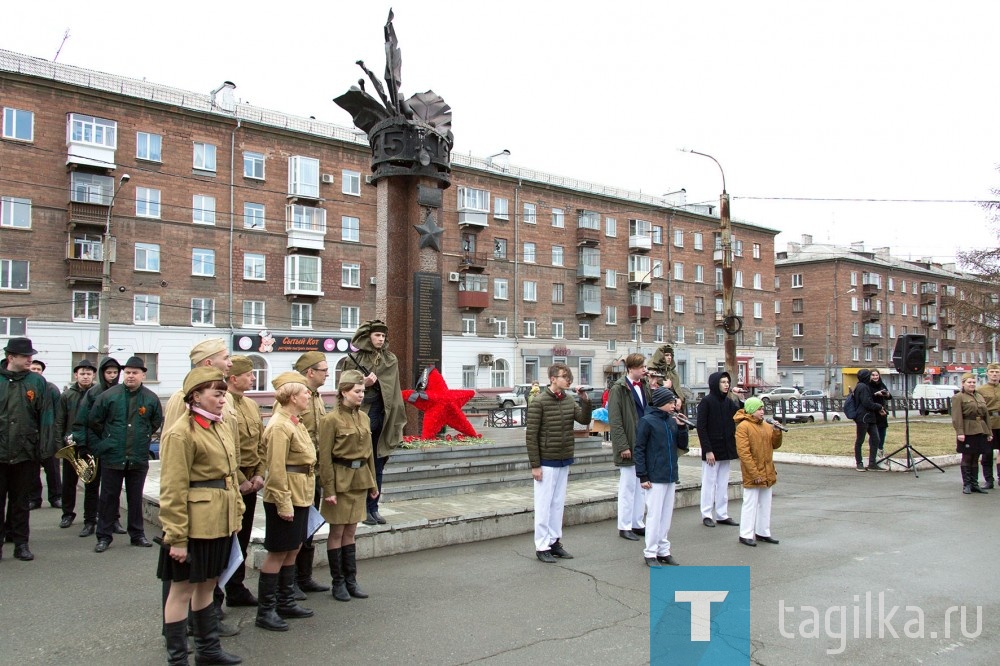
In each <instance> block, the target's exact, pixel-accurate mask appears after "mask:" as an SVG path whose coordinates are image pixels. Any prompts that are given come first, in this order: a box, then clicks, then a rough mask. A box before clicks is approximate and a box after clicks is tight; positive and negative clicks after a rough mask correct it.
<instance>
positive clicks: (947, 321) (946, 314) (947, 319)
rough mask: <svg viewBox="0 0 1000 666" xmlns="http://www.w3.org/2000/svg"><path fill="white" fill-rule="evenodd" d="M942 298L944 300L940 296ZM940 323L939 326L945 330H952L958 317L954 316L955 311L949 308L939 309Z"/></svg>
mask: <svg viewBox="0 0 1000 666" xmlns="http://www.w3.org/2000/svg"><path fill="white" fill-rule="evenodd" d="M942 298H944V297H943V296H942ZM939 317H940V320H941V321H940V322H939V324H938V325H939V326H943V327H945V328H953V327H954V326H955V325H956V324H957V323H958V317H956V316H955V311H954V310H952V309H951V308H947V309H945V308H941V309H940V311H939Z"/></svg>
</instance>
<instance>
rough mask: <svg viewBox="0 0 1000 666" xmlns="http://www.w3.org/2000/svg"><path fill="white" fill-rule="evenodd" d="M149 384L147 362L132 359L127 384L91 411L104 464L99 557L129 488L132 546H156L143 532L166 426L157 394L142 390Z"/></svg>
mask: <svg viewBox="0 0 1000 666" xmlns="http://www.w3.org/2000/svg"><path fill="white" fill-rule="evenodd" d="M145 378H146V366H145V365H144V364H143V362H142V359H141V358H139V357H138V356H133V357H131V358H130V359H129V360H128V361H126V362H125V365H124V367H123V368H122V383H121V384H118V385H116V386H113V387H111V388H109V389H108V390H107V391H105V392H104V393H102V394H101V395H100V396H99V397H98V398H97V400H96V401H94V405H93V407H91V408H90V416H89V427H90V429H91V430H92V431H93V432H95V433H98V434H99V435H100V437H99V439H98V440H97V441H95V442H92V444H91V447H92V448H93V449H94V453H96V454H97V455H98V456H100V458H101V501H100V504H99V507H98V511H97V546H95V547H94V552H96V553H103V552H104V551H106V550H107V549H108V548H109V547H110V546H111V541H112V539H113V532H114V521H115V516H116V515H117V514H118V506H119V502H120V500H121V493H122V484H123V483H124V485H125V499H126V501H127V503H128V534H129V537H130V538H131V540H132V545H133V546H142V547H144V548H149V547H150V546H152V545H153V544H152V543H150V541H149V540H148V539H146V530H145V527H144V526H143V520H142V488H143V484H144V483H145V481H146V472H147V470H148V469H149V443H150V440H152V438H153V433H155V432H156V431H157V430H159V429H160V426H161V425H163V410H162V409H161V407H160V399H159V398H158V397H156V394H155V393H153V392H152V391H150V390H149V389H148V388H146V387H145V386H143V385H142V382H143V380H144V379H145Z"/></svg>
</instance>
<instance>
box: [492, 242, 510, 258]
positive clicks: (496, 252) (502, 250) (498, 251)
mask: <svg viewBox="0 0 1000 666" xmlns="http://www.w3.org/2000/svg"><path fill="white" fill-rule="evenodd" d="M493 258H494V259H506V258H507V239H506V238H494V239H493Z"/></svg>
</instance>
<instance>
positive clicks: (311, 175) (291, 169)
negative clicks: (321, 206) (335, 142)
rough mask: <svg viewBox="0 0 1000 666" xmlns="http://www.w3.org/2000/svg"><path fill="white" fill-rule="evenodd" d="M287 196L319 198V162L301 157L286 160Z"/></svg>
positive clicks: (294, 156) (296, 156)
mask: <svg viewBox="0 0 1000 666" xmlns="http://www.w3.org/2000/svg"><path fill="white" fill-rule="evenodd" d="M288 194H289V195H290V196H297V197H308V198H311V199H318V198H319V160H317V159H315V158H313V157H305V156H303V155H293V156H292V157H289V158H288Z"/></svg>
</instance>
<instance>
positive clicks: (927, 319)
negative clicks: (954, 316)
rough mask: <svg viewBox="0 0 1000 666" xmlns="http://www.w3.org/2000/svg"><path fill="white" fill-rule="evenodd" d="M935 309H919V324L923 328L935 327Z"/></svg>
mask: <svg viewBox="0 0 1000 666" xmlns="http://www.w3.org/2000/svg"><path fill="white" fill-rule="evenodd" d="M937 320H938V318H937V309H936V308H930V309H927V308H921V309H920V323H921V324H923V325H924V326H935V325H936V324H937Z"/></svg>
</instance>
